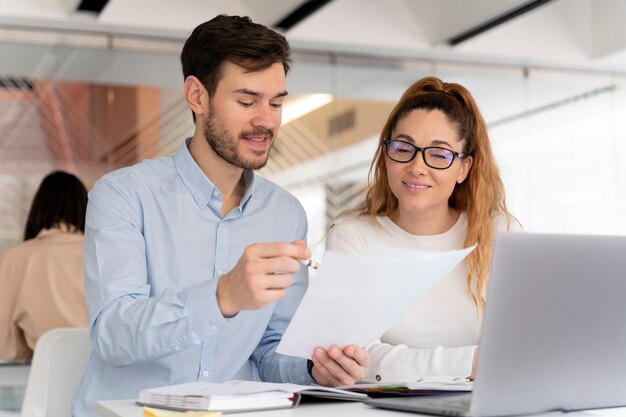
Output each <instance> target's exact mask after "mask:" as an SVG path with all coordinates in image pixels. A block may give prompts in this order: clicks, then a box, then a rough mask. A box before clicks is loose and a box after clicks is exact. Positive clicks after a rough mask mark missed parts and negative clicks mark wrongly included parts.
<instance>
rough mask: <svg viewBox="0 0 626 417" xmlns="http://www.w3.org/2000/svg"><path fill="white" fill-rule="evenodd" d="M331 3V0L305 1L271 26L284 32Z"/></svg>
mask: <svg viewBox="0 0 626 417" xmlns="http://www.w3.org/2000/svg"><path fill="white" fill-rule="evenodd" d="M331 1H332V0H308V1H305V2H304V3H302V4H301V5H300V6H299V7H297V8H296V9H294V10H293V11H292V12H291V13H289V14H288V15H287V16H285V17H283V18H282V19H281V20H279V21H278V22H276V23H275V24H274V25H273V26H274V27H275V28H278V29H281V30H283V31H285V32H286V31H288V30H289V29H291V28H292V27H294V26H296V25H297V24H298V23H300V22H302V21H303V20H305V19H306V18H308V17H309V16H311V15H312V14H313V13H315V12H317V11H318V10H319V9H320V8H322V7H324V6H325V5H327V4H328V3H330V2H331Z"/></svg>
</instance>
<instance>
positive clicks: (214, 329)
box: [209, 324, 217, 332]
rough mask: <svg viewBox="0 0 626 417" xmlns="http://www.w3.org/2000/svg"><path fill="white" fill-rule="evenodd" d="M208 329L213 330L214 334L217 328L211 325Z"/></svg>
mask: <svg viewBox="0 0 626 417" xmlns="http://www.w3.org/2000/svg"><path fill="white" fill-rule="evenodd" d="M209 328H210V329H211V330H213V331H214V332H216V331H217V326H216V325H215V324H212V325H211V326H210V327H209Z"/></svg>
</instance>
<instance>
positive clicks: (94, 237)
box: [73, 140, 314, 416]
mask: <svg viewBox="0 0 626 417" xmlns="http://www.w3.org/2000/svg"><path fill="white" fill-rule="evenodd" d="M187 143H188V140H187V141H185V143H184V144H183V146H181V148H180V149H179V150H178V152H177V153H176V155H175V156H173V157H163V158H159V159H154V160H146V161H144V162H141V163H139V164H137V165H134V166H132V167H129V168H124V169H120V170H118V171H115V172H113V173H110V174H107V175H105V176H104V177H102V178H101V179H100V180H99V181H98V182H97V183H96V184H95V185H94V187H93V189H92V190H91V192H90V193H89V205H88V209H87V221H86V228H85V255H84V256H85V281H86V296H87V307H88V309H89V317H90V337H91V342H92V345H93V347H94V352H93V354H92V355H91V358H90V360H89V364H88V366H87V370H86V371H85V375H84V376H83V380H82V382H81V384H80V386H79V388H78V390H77V392H76V395H75V397H74V404H73V415H74V416H95V411H94V409H93V402H94V401H97V400H110V399H136V398H137V396H138V393H139V391H140V390H142V389H144V388H150V387H156V386H162V385H170V384H179V383H184V382H191V381H215V382H222V381H227V380H230V379H254V378H255V377H257V376H260V377H261V379H263V380H266V381H275V382H293V383H299V384H311V383H314V380H313V379H312V378H311V377H310V376H309V374H308V372H307V369H306V360H304V359H299V358H293V357H289V356H283V355H279V354H277V353H275V352H274V351H275V348H276V345H277V344H278V341H279V340H280V338H281V336H282V334H283V332H284V330H285V329H286V327H287V324H288V323H289V321H290V319H291V317H292V316H293V314H294V312H295V310H296V308H297V306H298V304H299V302H300V300H301V299H302V296H303V295H304V292H305V290H306V282H307V271H306V269H305V268H304V267H303V268H302V269H301V270H300V272H299V273H298V274H295V275H294V283H293V285H292V286H291V287H290V288H289V290H288V291H287V295H286V296H285V297H284V298H283V299H281V300H280V301H278V302H275V303H272V304H269V305H267V306H265V307H264V308H262V309H260V310H244V311H240V312H239V313H238V314H237V315H236V316H234V317H232V318H228V319H226V318H224V317H223V316H222V314H221V312H220V310H219V307H218V305H217V300H216V296H215V291H216V288H217V283H218V281H219V278H220V276H221V275H223V274H224V273H226V272H228V271H230V270H231V269H232V268H233V267H234V266H235V264H236V263H237V261H238V260H239V258H240V256H241V255H242V254H243V251H244V249H245V248H246V247H247V246H248V245H250V244H252V243H261V242H279V241H280V242H292V241H294V240H298V239H305V236H306V230H307V221H306V214H305V212H304V210H303V208H302V206H301V205H300V203H299V202H298V200H297V199H296V198H295V197H293V196H292V195H291V194H289V193H288V192H287V191H285V190H283V189H282V188H280V187H278V186H277V185H275V184H273V183H271V182H269V181H267V180H265V179H264V178H262V177H258V176H255V175H254V173H253V172H252V171H245V172H244V179H245V184H246V192H245V195H244V197H243V199H242V200H241V203H240V204H239V206H238V207H235V208H234V209H232V210H231V211H230V212H229V213H228V214H227V215H226V216H222V215H221V214H220V213H221V206H222V195H221V193H220V191H219V190H218V189H217V188H215V186H214V185H213V184H212V183H211V181H209V180H208V179H207V177H206V176H205V175H204V173H203V172H202V171H201V170H200V168H199V167H198V165H197V164H196V163H195V161H194V160H193V158H192V157H191V155H190V154H189V151H188V149H187Z"/></svg>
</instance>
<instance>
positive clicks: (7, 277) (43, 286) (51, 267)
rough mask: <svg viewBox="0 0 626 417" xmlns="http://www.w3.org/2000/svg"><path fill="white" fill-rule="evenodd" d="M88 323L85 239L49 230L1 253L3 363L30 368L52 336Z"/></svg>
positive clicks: (0, 349)
mask: <svg viewBox="0 0 626 417" xmlns="http://www.w3.org/2000/svg"><path fill="white" fill-rule="evenodd" d="M87 322H88V318H87V308H86V306H85V286H84V279H83V235H82V234H81V233H70V232H68V231H67V228H63V229H45V230H42V231H41V232H40V233H39V234H38V235H37V237H36V238H34V239H30V240H28V241H26V242H23V243H20V244H18V245H16V246H13V247H10V248H8V249H6V250H5V251H3V252H1V253H0V359H5V360H11V361H15V362H28V361H29V360H30V359H31V358H32V355H33V349H34V348H35V344H36V343H37V339H39V337H40V336H41V335H42V334H43V333H45V332H46V331H47V330H50V329H53V328H57V327H86V326H87Z"/></svg>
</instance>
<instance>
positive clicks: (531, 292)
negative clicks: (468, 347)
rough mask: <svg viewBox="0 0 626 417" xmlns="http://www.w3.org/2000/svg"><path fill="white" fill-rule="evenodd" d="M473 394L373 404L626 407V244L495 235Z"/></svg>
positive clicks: (443, 411)
mask: <svg viewBox="0 0 626 417" xmlns="http://www.w3.org/2000/svg"><path fill="white" fill-rule="evenodd" d="M487 294H488V296H487V307H486V309H485V320H484V325H483V329H482V336H481V344H480V354H479V361H478V368H477V370H476V381H475V382H474V391H473V393H471V394H463V395H443V396H432V397H410V398H380V399H374V400H370V401H366V404H369V405H372V406H375V407H381V408H390V409H397V410H404V411H413V412H419V413H425V414H437V415H447V416H472V417H478V416H505V415H518V414H531V413H540V412H547V411H556V410H563V411H570V410H582V409H590V408H604V407H617V406H626V237H624V236H582V235H556V234H531V233H506V234H500V235H498V237H497V239H496V242H495V247H494V254H493V259H492V268H491V274H490V278H489V285H488V293H487Z"/></svg>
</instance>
